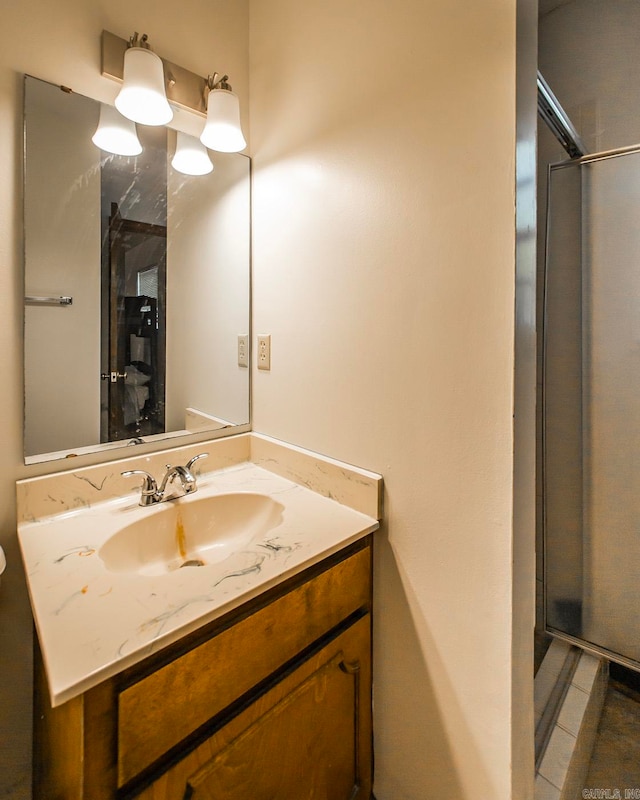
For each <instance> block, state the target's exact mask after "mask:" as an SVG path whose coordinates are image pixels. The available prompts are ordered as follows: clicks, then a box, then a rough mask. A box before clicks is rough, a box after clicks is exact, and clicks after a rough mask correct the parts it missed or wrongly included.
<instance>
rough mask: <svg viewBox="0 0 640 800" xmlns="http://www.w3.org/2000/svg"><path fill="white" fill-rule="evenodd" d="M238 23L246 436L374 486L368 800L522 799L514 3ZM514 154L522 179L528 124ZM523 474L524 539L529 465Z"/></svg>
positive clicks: (269, 1)
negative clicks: (242, 70)
mask: <svg viewBox="0 0 640 800" xmlns="http://www.w3.org/2000/svg"><path fill="white" fill-rule="evenodd" d="M527 5H529V6H531V7H533V8H535V7H534V5H533V4H527ZM251 9H252V16H251V92H252V105H251V137H252V154H253V156H254V174H255V182H254V198H253V200H254V294H253V300H254V330H257V331H260V332H264V333H271V335H272V369H271V371H270V372H268V373H260V372H256V373H255V374H254V406H253V408H254V428H255V430H257V431H260V432H264V433H268V434H270V435H272V436H276V437H280V438H282V439H285V440H287V441H291V442H295V443H297V444H299V445H302V446H305V447H308V448H311V449H313V450H317V451H319V452H322V453H326V454H330V455H332V456H334V457H336V458H339V459H344V460H346V461H348V462H352V463H355V464H358V465H361V466H364V467H367V468H369V469H373V470H378V471H380V472H381V473H382V474H383V475H384V478H385V484H386V511H385V528H384V530H383V532H382V533H381V535H380V536H379V537H378V540H377V551H376V552H377V557H376V575H375V586H376V592H375V604H376V618H375V645H374V664H375V746H376V783H375V793H376V797H377V798H378V800H425V798H431V797H434V798H435V797H454V796H455V797H457V798H472V797H473V798H477V797H482V798H492V800H499V799H502V800H504V799H506V798H508V797H511V796H512V783H511V782H512V781H513V786H514V787H517V789H514V790H513V797H518V798H525V797H529V796H530V791H531V780H532V775H533V766H532V761H531V753H530V745H529V748H527V746H526V745H522V742H524V741H525V740H526V736H527V726H528V725H529V726H530V727H529V731H528V734H529V735H532V728H531V723H530V716H529V714H530V705H531V697H530V694H531V688H530V687H531V661H530V660H529V655H528V649H527V650H526V651H525V652H524V653H516V656H515V658H512V647H513V645H514V642H515V641H516V638H518V641H520V640H521V639H522V636H521V635H520V632H518V637H516V631H515V630H512V624H514V623H515V622H516V620H518V621H520V622H521V621H522V620H523V619H524V622H525V624H528V626H529V627H528V634H526V635H528V636H529V639H530V634H531V628H532V624H533V623H532V612H531V609H532V596H533V583H534V581H533V568H532V567H533V564H532V562H533V537H532V536H531V537H530V540H529V546H528V549H527V547H525V548H524V550H526V551H527V552H526V553H524V554H523V553H520V552H518V553H516V551H515V548H514V541H513V532H514V525H513V511H514V509H513V506H512V490H513V469H514V461H513V446H514V437H513V418H512V417H513V411H514V399H513V398H514V376H513V373H514V299H515V265H514V253H515V251H516V241H515V226H514V222H515V214H514V211H515V209H514V187H515V178H516V175H515V166H514V165H515V148H516V131H515V120H516V105H515V96H516V91H515V85H516V76H515V67H516V62H515V43H516V39H515V35H516V4H515V2H508V1H505V0H483V2H477V3H463V2H453V3H444V4H442V3H432V2H427V3H425V2H424V0H400V2H397V3H393V4H392V3H389V2H383V0H373V2H372V0H369V1H368V2H364V0H352V2H349V3H344V2H341V1H340V0H323V1H322V2H320V1H319V0H308V2H305V3H299V2H297V0H253V2H252V5H251ZM528 24H529V26H530V27H529V30H530V31H531V30H535V19H534V20H533V23H532V22H531V20H529V23H528ZM533 36H534V39H535V34H533ZM532 99H533V98H531V100H532ZM520 144H521V145H522V146H523V148H524V151H525V152H526V151H527V149H528V153H529V161H531V156H532V154H533V143H532V136H531V127H529V133H528V138H527V140H526V141H522V142H521V143H520ZM528 181H529V186H530V187H531V188H533V186H534V184H533V182H532V175H531V169H529V175H528ZM530 194H531V192H530ZM532 202H533V201H532ZM531 207H533V205H532V206H531ZM526 225H528V250H529V261H530V267H531V268H532V266H533V261H532V256H533V240H532V230H533V220H532V217H531V214H529V218H528V220H527V223H526ZM525 227H526V226H525ZM531 268H530V269H529V271H528V272H527V273H526V274H525V273H523V274H522V276H521V277H522V279H523V282H524V289H525V293H526V297H525V306H528V313H525V310H523V309H521V312H522V325H523V328H526V330H527V331H528V343H527V347H528V348H529V366H530V370H529V380H528V387H525V388H524V390H523V391H524V393H525V395H526V396H527V398H528V403H529V409H528V414H529V417H531V414H532V410H533V396H534V388H535V373H534V372H533V370H532V367H533V364H532V363H531V353H532V352H533V349H534V343H533V327H534V325H533V319H532V313H531V311H532V309H533V299H534V294H535V292H534V285H535V281H534V278H533V272H532V269H531ZM527 298H528V299H527ZM523 430H525V435H526V429H523ZM529 442H530V444H532V443H533V435H532V430H531V429H530V430H529ZM524 473H526V475H527V477H526V478H525V482H526V483H527V484H528V486H529V491H528V494H529V497H528V500H527V503H528V507H529V510H528V512H527V515H526V516H527V519H526V520H525V522H524V523H523V524H524V527H526V528H527V529H528V530H529V531H531V530H532V521H533V508H532V498H533V495H532V487H533V480H532V478H533V475H532V473H533V460H532V458H531V453H529V460H528V464H527V465H526V466H525V467H524V470H523V474H524ZM520 557H524V559H525V560H526V561H527V563H528V566H525V567H524V568H523V570H522V575H519V578H522V579H523V581H524V584H525V585H524V588H523V587H521V586H514V584H513V582H512V558H520ZM515 605H519V606H520V605H521V606H522V607H523V608H524V613H523V614H522V615H520V611H519V612H518V615H515V614H514V613H512V608H513V607H514V606H515ZM519 624H520V623H519ZM512 677H513V681H512ZM527 684H528V686H529V689H528V692H527V690H526V686H527ZM516 686H517V691H516V690H515V688H514V687H516ZM512 688H514V691H513V697H512ZM512 759H514V763H513V764H512ZM516 759H518V760H516Z"/></svg>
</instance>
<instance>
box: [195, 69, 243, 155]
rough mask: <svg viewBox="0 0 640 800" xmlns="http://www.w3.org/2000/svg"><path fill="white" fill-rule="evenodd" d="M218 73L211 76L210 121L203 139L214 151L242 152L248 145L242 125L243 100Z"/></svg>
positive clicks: (208, 105)
mask: <svg viewBox="0 0 640 800" xmlns="http://www.w3.org/2000/svg"><path fill="white" fill-rule="evenodd" d="M228 80H229V76H228V75H224V76H223V77H222V78H220V77H219V76H218V73H217V72H215V73H214V74H213V75H209V77H208V78H207V87H206V88H207V89H208V92H207V95H208V96H207V121H206V123H205V126H204V130H203V131H202V134H201V135H200V141H201V142H202V144H204V145H205V146H206V147H209V148H211V150H218V151H219V152H221V153H238V152H239V151H240V150H244V148H245V147H246V146H247V143H246V141H245V138H244V136H243V135H242V128H241V127H240V101H239V100H238V95H237V94H234V93H233V92H232V91H231V86H229V84H228V83H227V81H228Z"/></svg>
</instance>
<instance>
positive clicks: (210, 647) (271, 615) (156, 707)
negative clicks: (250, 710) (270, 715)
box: [118, 547, 371, 786]
mask: <svg viewBox="0 0 640 800" xmlns="http://www.w3.org/2000/svg"><path fill="white" fill-rule="evenodd" d="M370 581H371V549H370V548H369V547H367V548H366V549H364V550H361V551H359V552H357V553H355V554H354V555H353V556H351V557H349V558H348V559H346V560H345V561H342V562H340V563H338V564H336V565H335V566H334V567H331V568H330V569H328V570H327V571H326V572H323V573H321V574H320V575H318V576H316V577H314V578H312V579H311V580H309V581H307V582H306V583H303V584H302V585H301V586H298V587H297V588H296V589H294V590H292V591H291V592H289V593H288V594H285V595H283V596H282V597H279V598H278V599H276V600H274V601H273V602H272V603H270V604H269V605H267V606H265V607H264V608H261V609H259V610H258V611H256V612H255V613H253V614H252V615H251V616H249V617H246V618H245V619H243V620H241V621H240V622H238V623H237V624H235V625H233V626H232V627H230V628H227V629H225V630H223V631H222V632H221V633H219V634H218V635H216V636H215V637H214V638H212V639H209V640H208V641H206V642H205V643H204V644H201V645H199V646H198V647H196V648H194V649H193V650H191V651H189V652H188V653H186V654H185V655H183V656H181V657H180V658H177V659H176V660H175V661H172V662H171V663H169V664H167V665H166V666H164V667H162V668H161V669H159V670H158V671H157V672H154V673H152V674H151V675H149V676H148V677H146V678H144V679H142V680H140V681H139V682H138V683H135V684H134V685H132V686H130V687H129V688H127V689H125V690H124V691H123V692H121V693H120V695H119V697H118V785H119V786H122V785H124V784H125V783H126V782H127V781H129V780H131V779H132V778H133V777H135V776H136V775H137V774H138V773H139V772H140V771H141V770H143V769H144V768H145V767H147V766H149V765H150V764H152V763H154V762H155V761H156V760H157V759H158V758H160V757H161V756H162V755H163V754H164V753H165V752H166V751H167V750H169V749H170V748H171V747H173V746H174V745H176V744H178V743H179V742H180V741H181V740H182V739H184V738H185V737H186V736H188V735H189V734H190V733H192V732H193V731H195V730H197V729H198V728H199V727H200V726H201V725H203V724H204V723H205V722H207V721H208V720H209V719H210V718H211V717H213V716H214V715H215V714H218V713H219V712H220V711H222V710H224V709H225V708H226V707H227V706H228V705H229V704H231V703H232V702H233V701H234V700H236V699H237V698H239V697H240V696H242V695H243V694H244V693H246V692H248V691H249V690H250V689H251V688H252V687H254V686H255V685H256V684H257V683H259V682H260V681H262V680H264V679H265V678H267V677H269V675H271V674H272V673H273V672H275V671H276V670H277V669H278V668H279V667H281V666H282V665H283V664H285V663H286V662H287V661H289V660H290V659H292V658H294V657H295V656H296V655H297V654H298V653H300V651H301V650H303V649H304V648H305V647H307V646H308V645H310V644H312V643H313V642H314V641H316V640H317V639H319V638H320V637H321V636H322V635H323V634H325V633H326V632H327V631H329V630H330V629H331V628H333V627H334V626H335V625H338V624H339V623H340V622H341V621H342V620H344V619H345V618H346V617H348V616H349V614H351V613H352V612H354V611H357V610H358V609H360V608H368V607H369V603H370V592H371V585H370ZM230 665H233V666H230Z"/></svg>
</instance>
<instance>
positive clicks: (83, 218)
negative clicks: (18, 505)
mask: <svg viewBox="0 0 640 800" xmlns="http://www.w3.org/2000/svg"><path fill="white" fill-rule="evenodd" d="M26 95H27V97H28V101H27V103H26V106H27V107H26V111H25V115H26V117H27V119H28V125H27V134H26V151H27V153H28V162H27V163H28V168H27V170H26V179H25V180H26V184H25V211H24V224H25V263H26V264H28V267H27V269H26V272H25V287H24V288H25V294H27V295H39V296H53V297H58V296H60V295H69V296H71V297H72V298H73V303H72V304H71V305H70V306H65V307H63V308H61V307H60V306H45V305H29V306H25V436H24V442H25V453H26V455H36V454H38V453H50V452H53V451H56V450H64V449H65V448H72V447H83V446H86V445H92V444H95V443H96V442H99V441H100V382H99V381H98V380H97V375H98V374H99V372H100V317H99V315H98V314H96V309H99V308H100V270H99V269H98V268H97V267H98V264H99V261H100V150H98V148H97V147H96V146H95V145H94V144H93V142H92V141H91V136H92V135H93V133H94V131H95V128H96V118H97V109H96V108H95V107H94V105H95V104H94V103H93V102H92V101H89V100H87V99H86V98H84V97H80V96H78V95H76V94H68V93H66V92H61V91H60V89H58V88H57V87H55V86H51V85H50V84H49V83H45V82H44V81H35V80H30V81H29V84H28V90H26ZM61 107H62V108H61ZM89 264H94V265H95V266H96V268H94V269H88V268H87V267H88V265H89ZM78 330H82V331H83V336H78Z"/></svg>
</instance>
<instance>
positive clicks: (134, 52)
mask: <svg viewBox="0 0 640 800" xmlns="http://www.w3.org/2000/svg"><path fill="white" fill-rule="evenodd" d="M137 37H138V34H134V36H132V37H131V39H130V40H129V42H127V41H126V40H125V39H122V38H120V37H119V36H116V35H115V34H113V33H109V31H102V74H103V75H105V76H106V77H108V78H113V79H114V80H116V81H119V82H124V83H123V87H122V90H121V91H120V94H119V95H118V97H117V99H116V107H117V108H118V109H119V110H120V111H121V112H122V113H123V114H124V115H125V117H128V118H129V119H132V120H134V122H141V123H142V124H144V125H151V124H155V125H163V124H166V122H168V121H169V120H170V119H171V116H167V118H166V119H165V121H164V122H151V121H150V120H149V118H141V117H140V116H139V111H140V109H139V108H138V106H141V101H140V100H138V99H136V100H135V101H134V102H132V104H131V105H132V106H133V108H132V107H131V106H129V107H128V108H126V109H125V108H124V106H123V104H124V100H123V97H125V98H126V97H127V95H128V88H129V85H130V83H129V81H130V78H129V76H130V74H132V72H130V69H129V67H130V65H135V66H134V70H136V71H138V72H139V73H140V74H141V73H144V74H145V75H146V74H147V70H149V74H150V70H151V62H152V61H153V62H155V68H154V69H155V70H156V73H155V74H156V78H154V81H155V83H154V84H153V85H154V87H155V89H156V90H157V92H156V96H160V95H161V101H163V102H161V103H160V105H162V106H163V107H164V103H166V104H167V105H166V108H168V109H169V112H172V109H176V108H184V109H187V110H188V111H190V112H192V113H195V114H196V115H198V116H200V117H203V118H204V117H206V118H207V119H206V124H205V127H204V130H203V132H202V135H201V137H200V140H201V142H202V143H203V144H204V145H205V147H208V148H210V149H211V150H218V151H220V152H223V153H237V152H239V151H240V150H243V149H244V148H245V147H246V146H247V143H246V141H245V138H244V136H243V134H242V129H241V127H240V103H239V100H238V96H237V95H236V94H235V93H234V92H233V91H232V90H231V86H230V85H229V83H228V80H229V76H228V75H224V76H223V77H220V75H219V74H218V73H217V72H214V74H213V75H209V76H208V77H207V78H203V77H201V76H199V75H196V74H195V73H193V72H190V71H189V70H187V69H184V67H181V66H179V65H178V64H174V63H172V62H171V61H167V60H166V59H161V58H160V56H158V55H156V53H154V52H152V51H151V50H150V49H149V45H148V41H147V36H146V34H145V35H144V36H142V38H141V39H138V38H137ZM123 64H124V66H123ZM160 67H163V70H162V72H161V73H160V69H159V68H160ZM125 72H126V74H125ZM165 75H166V76H167V81H166V84H165V77H164V76H165ZM145 80H146V78H145ZM150 81H151V79H150V78H149V82H150ZM144 88H145V89H146V88H147V84H146V83H145V85H144ZM125 90H127V91H125ZM161 90H162V91H161ZM165 90H166V92H165ZM131 96H132V97H135V96H136V95H134V94H133V90H132V94H131ZM140 96H142V95H138V97H140ZM169 104H170V105H169ZM136 108H138V111H137V112H136V110H135V109H136Z"/></svg>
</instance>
